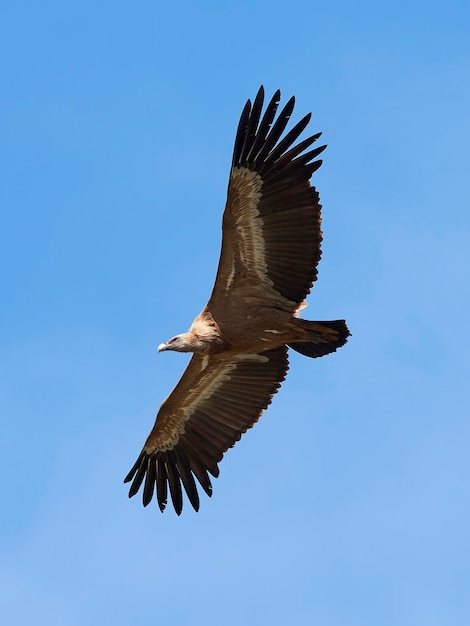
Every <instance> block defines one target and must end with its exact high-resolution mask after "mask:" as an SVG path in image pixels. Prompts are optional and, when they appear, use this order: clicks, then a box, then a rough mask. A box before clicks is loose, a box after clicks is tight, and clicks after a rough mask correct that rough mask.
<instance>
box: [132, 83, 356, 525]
mask: <svg viewBox="0 0 470 626" xmlns="http://www.w3.org/2000/svg"><path fill="white" fill-rule="evenodd" d="M279 99H280V92H279V91H276V93H275V94H274V96H273V98H272V100H271V101H270V102H269V104H268V105H267V107H266V110H265V112H264V115H263V116H262V117H261V112H262V107H263V100H264V90H263V87H261V88H260V90H259V91H258V94H257V96H256V98H255V100H254V102H253V105H252V104H251V102H250V101H249V100H248V102H247V103H246V105H245V108H244V109H243V112H242V115H241V118H240V122H239V125H238V130H237V134H236V138H235V147H234V152H233V161H232V168H231V171H230V179H229V186H228V194H227V204H226V206H225V212H224V216H223V229H222V230H223V237H222V250H221V254H220V261H219V267H218V270H217V277H216V281H215V285H214V289H213V291H212V294H211V297H210V299H209V302H208V303H207V306H206V307H205V308H204V310H203V311H202V313H200V314H199V315H198V316H197V318H196V319H195V320H194V322H193V324H192V325H191V328H190V329H189V331H188V332H187V333H183V334H181V335H177V336H176V337H173V338H172V339H170V340H169V341H167V342H166V343H163V344H160V346H159V347H158V350H159V352H160V351H164V350H176V351H179V352H193V353H194V354H193V357H192V359H191V361H190V363H189V365H188V367H187V368H186V371H185V372H184V374H183V376H182V377H181V379H180V381H179V383H178V384H177V385H176V387H175V389H174V390H173V391H172V392H171V394H170V395H169V397H168V398H167V399H166V400H165V401H164V403H163V404H162V406H161V408H160V410H159V412H158V414H157V418H156V421H155V425H154V427H153V429H152V431H151V433H150V435H149V436H148V438H147V441H146V442H145V445H144V447H143V450H142V452H141V453H140V456H139V458H138V459H137V461H136V463H135V464H134V466H133V468H132V469H131V471H130V472H129V474H128V475H127V476H126V478H125V480H124V482H130V481H132V485H131V488H130V491H129V497H131V496H133V495H135V494H136V493H137V492H138V490H139V489H140V487H141V485H142V483H144V489H143V503H144V506H147V504H149V502H150V501H151V500H152V497H153V495H154V493H156V499H157V502H158V505H159V507H160V510H162V511H163V510H164V508H165V506H166V503H167V497H168V490H169V492H170V496H171V499H172V502H173V506H174V508H175V511H176V513H177V514H178V515H179V514H180V513H181V510H182V507H183V490H182V487H183V488H184V491H185V492H186V494H187V496H188V498H189V501H190V502H191V504H192V506H193V507H194V509H195V510H196V511H197V510H198V509H199V495H198V491H197V487H196V481H195V478H196V479H197V481H198V482H199V484H200V486H201V487H202V489H203V490H204V491H205V492H206V493H207V495H209V496H210V495H211V494H212V485H211V481H210V479H209V474H211V475H212V476H214V477H217V476H218V474H219V468H218V463H219V461H220V460H221V459H222V456H223V454H224V452H225V451H226V450H228V448H230V447H232V446H233V445H234V444H235V443H236V442H237V441H238V440H239V439H240V437H241V436H242V434H243V433H244V432H246V431H247V430H248V429H249V428H251V427H252V426H253V424H254V423H255V422H257V421H258V419H259V418H260V416H261V413H262V412H263V410H264V409H266V408H267V406H268V405H269V404H270V403H271V400H272V397H273V395H274V394H275V393H276V391H277V390H278V389H279V387H280V385H281V383H282V381H283V380H284V378H285V376H286V373H287V370H288V359H287V352H288V347H291V348H293V349H294V350H296V351H297V352H299V353H301V354H304V355H306V356H309V357H319V356H323V355H325V354H329V353H330V352H334V351H335V350H336V349H337V348H339V347H340V346H342V345H344V344H345V343H346V341H347V337H348V336H349V331H348V329H347V326H346V323H345V322H344V320H337V321H333V322H309V321H307V320H303V319H300V318H299V317H298V313H299V311H300V309H302V308H303V307H304V306H305V304H304V300H305V298H306V296H307V295H308V293H309V291H310V288H311V286H312V283H313V281H315V280H316V277H317V264H318V261H319V259H320V256H321V250H320V244H321V240H322V233H321V230H320V221H321V218H320V209H321V206H320V204H319V202H318V200H319V197H318V193H317V191H316V190H315V188H314V187H311V186H310V183H309V179H310V177H311V176H312V174H313V172H315V170H317V169H318V168H319V167H320V165H321V161H320V160H316V161H315V160H314V159H315V158H316V157H317V156H318V155H319V154H320V153H321V152H322V151H323V150H324V149H325V147H326V146H321V147H319V148H316V149H313V150H310V151H308V152H306V150H307V148H308V147H309V146H311V144H313V143H314V142H315V141H316V140H317V139H318V137H319V136H320V134H321V133H318V134H316V135H312V136H311V137H309V138H307V139H304V140H303V141H300V142H299V143H297V144H295V142H296V140H297V139H298V137H299V135H300V134H301V133H302V131H303V130H304V129H305V128H306V126H307V124H308V122H309V121H310V114H309V115H306V116H305V117H304V118H303V119H302V120H301V121H300V122H298V123H297V124H296V125H295V126H294V127H293V128H292V129H291V130H290V131H289V132H288V133H287V134H286V135H285V136H284V137H283V139H281V135H282V134H283V132H284V130H285V128H286V125H287V123H288V121H289V118H290V116H291V114H292V111H293V108H294V98H291V99H290V100H289V102H288V103H287V104H286V106H285V107H284V108H283V109H282V111H281V112H280V113H279V115H278V117H277V119H276V121H274V118H275V116H276V112H277V108H278V105H279ZM273 122H274V123H273Z"/></svg>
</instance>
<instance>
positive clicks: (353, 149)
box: [0, 0, 470, 626]
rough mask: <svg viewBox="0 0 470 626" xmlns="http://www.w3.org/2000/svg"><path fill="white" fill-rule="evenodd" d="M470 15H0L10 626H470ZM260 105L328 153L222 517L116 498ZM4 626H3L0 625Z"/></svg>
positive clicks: (209, 6)
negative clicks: (303, 271)
mask: <svg viewBox="0 0 470 626" xmlns="http://www.w3.org/2000/svg"><path fill="white" fill-rule="evenodd" d="M469 22H470V8H469V6H468V3H466V2H457V1H453V0H450V1H448V2H446V3H437V2H420V1H416V2H411V3H410V2H402V1H398V2H393V3H392V2H382V3H377V2H358V3H348V2H336V3H330V4H327V3H312V2H301V1H298V2H297V1H294V2H289V3H280V2H266V1H265V0H259V1H256V0H255V1H250V2H237V3H235V2H225V3H218V2H217V3H216V2H200V3H190V2H186V1H184V2H180V3H179V4H177V5H174V6H173V7H170V6H169V5H163V4H160V5H159V4H158V3H154V2H134V3H132V4H131V3H125V2H109V1H103V2H94V3H91V2H88V1H87V0H84V1H83V2H81V3H61V2H57V1H50V2H43V3H31V2H22V1H19V2H16V3H10V4H9V5H8V6H5V7H4V8H3V9H2V18H1V20H0V34H1V36H0V48H1V50H0V52H1V55H0V58H2V65H3V67H2V85H1V87H0V89H1V90H2V97H1V98H0V109H1V122H0V124H1V127H0V133H1V145H2V150H1V152H0V166H1V172H2V185H1V189H0V206H1V211H2V229H1V233H0V272H1V284H2V295H3V297H2V305H1V307H0V316H1V319H0V340H1V353H0V369H1V371H2V375H1V378H0V414H1V416H2V429H1V434H0V445H1V455H0V457H1V466H2V477H3V488H2V500H3V506H2V511H3V512H2V515H1V522H0V523H1V528H2V539H1V541H2V549H1V554H2V557H1V562H0V613H1V615H2V618H3V617H4V618H5V620H4V621H5V623H8V624H15V626H23V625H29V624H32V623H34V624H47V625H48V626H55V625H57V626H58V625H61V626H64V625H65V626H85V625H87V626H89V625H90V624H96V623H105V624H106V623H112V624H114V625H116V626H120V625H123V626H124V625H126V626H127V625H128V624H129V623H134V624H141V623H147V622H150V623H155V622H158V623H160V622H162V623H163V622H164V621H166V620H171V622H172V623H173V624H204V626H213V625H215V624H224V625H228V626H232V625H239V624H241V623H242V624H263V623H266V624H273V625H277V624H286V623H302V624H321V625H322V626H340V625H341V626H344V625H345V624H347V625H348V626H377V624H380V625H381V626H392V625H393V626H395V625H396V624H400V626H449V625H450V624H459V625H460V624H464V623H467V622H468V620H469V619H470V599H469V594H468V589H469V587H470V546H469V541H468V528H469V527H470V495H469V487H468V476H469V472H470V461H469V455H468V448H469V440H470V426H469V419H468V418H469V410H468V404H469V402H468V385H469V347H470V346H469V343H470V342H469V338H468V329H467V317H468V308H469V300H470V298H469V289H468V284H469V279H468V273H469V253H468V247H469V235H470V218H469V207H470V191H469V185H468V163H469V159H468V145H469V141H470V121H469V120H470V118H469V114H468V112H469V110H470V86H469V85H470V44H469V38H468V32H470V23H469ZM261 83H263V84H264V85H265V87H266V90H267V92H268V93H272V92H273V91H274V90H275V89H276V88H278V87H279V88H280V89H281V91H282V94H283V99H284V101H286V100H287V98H288V97H290V96H291V95H293V94H295V95H296V98H297V106H296V111H295V114H294V119H300V117H301V116H303V115H304V114H305V113H307V112H308V111H312V112H313V118H312V122H311V125H310V128H311V130H312V131H313V132H316V131H319V130H322V131H323V133H324V134H323V139H324V140H325V142H326V143H327V144H328V149H327V151H326V152H325V154H324V165H323V166H322V168H321V169H320V170H319V171H318V172H317V173H316V174H315V175H314V182H315V184H316V185H317V187H318V189H319V191H320V194H321V199H322V204H323V206H324V221H323V226H324V233H325V241H324V245H323V250H324V254H323V259H322V261H321V264H320V273H319V280H318V282H317V284H316V285H315V288H314V290H313V292H312V294H311V296H310V298H309V307H308V309H307V310H306V312H305V316H306V317H308V318H310V319H328V318H331V319H336V318H340V317H345V318H346V319H347V321H348V324H349V326H350V329H351V332H352V333H353V337H352V338H351V340H350V342H349V343H348V345H347V346H346V347H345V348H343V349H341V350H340V351H339V352H338V353H337V354H335V355H332V356H329V357H325V358H322V359H318V360H309V359H306V358H303V357H301V356H300V355H292V356H291V369H290V373H289V376H288V379H287V380H286V382H285V383H284V385H283V387H282V389H281V391H280V392H279V394H278V395H277V396H276V397H275V399H274V402H273V404H272V406H271V407H270V409H269V411H268V412H267V413H266V414H265V415H264V416H263V418H262V419H261V421H260V423H259V424H257V425H256V427H255V428H254V429H253V430H252V431H250V432H249V433H248V434H247V435H246V436H245V437H244V438H243V439H242V441H241V442H240V443H239V444H237V446H236V447H235V448H234V449H233V450H231V451H230V452H229V453H228V454H227V455H226V457H225V459H224V460H223V462H222V464H221V475H220V477H219V478H218V479H217V480H215V481H214V495H213V497H212V499H208V498H206V497H205V496H203V497H202V502H201V509H200V512H199V513H197V514H196V513H195V512H194V511H192V509H190V507H189V506H186V507H185V509H184V511H183V514H182V516H181V517H180V518H178V517H177V516H176V515H175V514H174V512H173V511H172V510H171V509H168V510H167V511H166V512H165V513H164V514H163V515H162V514H161V513H160V512H159V511H158V509H157V507H156V506H155V505H154V506H149V507H148V508H147V509H143V508H142V506H141V502H140V498H139V497H136V498H134V499H132V500H131V501H129V500H128V498H127V488H126V486H124V485H123V484H122V479H123V477H124V476H125V474H126V473H127V472H128V470H129V469H130V467H131V465H132V464H133V463H134V460H135V458H136V455H137V454H138V452H139V451H140V448H141V446H142V443H143V441H144V439H145V437H146V436H147V433H148V431H149V429H150V427H151V425H152V424H153V420H154V415H155V413H156V411H157V409H158V407H159V405H160V403H161V401H162V400H163V399H164V398H165V396H166V395H167V394H168V392H169V391H170V390H171V388H172V387H173V386H174V384H175V383H176V382H177V380H178V378H179V376H180V375H181V373H182V371H183V369H184V367H185V364H186V360H187V359H186V357H185V356H184V355H179V354H171V353H170V354H162V355H158V356H157V354H156V346H157V345H158V344H159V343H160V342H161V341H164V340H165V339H168V338H169V337H170V336H172V335H174V334H176V333H178V332H182V331H184V330H186V329H187V328H188V326H189V324H190V323H191V321H192V319H193V318H194V316H195V315H196V314H197V313H198V312H199V310H200V309H201V308H202V307H203V306H204V304H205V302H206V300H207V298H208V296H209V293H210V289H211V287H212V284H213V280H214V276H215V270H216V267H217V261H218V254H219V247H220V223H221V215H222V210H223V206H224V202H225V191H226V185H227V176H228V170H229V164H230V160H231V151H232V147H233V139H234V133H235V129H236V125H237V122H238V117H239V114H240V111H241V109H242V107H243V104H244V103H245V100H246V99H247V98H248V97H251V98H253V97H254V95H255V94H256V91H257V89H258V87H259V85H260V84H261ZM2 621H3V620H2Z"/></svg>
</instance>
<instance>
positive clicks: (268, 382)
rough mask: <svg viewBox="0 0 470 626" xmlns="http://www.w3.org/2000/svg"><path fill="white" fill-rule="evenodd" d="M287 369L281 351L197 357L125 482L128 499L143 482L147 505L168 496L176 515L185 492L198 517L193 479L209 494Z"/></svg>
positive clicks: (162, 505)
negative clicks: (224, 462) (227, 456)
mask: <svg viewBox="0 0 470 626" xmlns="http://www.w3.org/2000/svg"><path fill="white" fill-rule="evenodd" d="M287 369H288V360H287V347H286V346H283V347H281V348H276V349H275V350H269V351H267V352H263V353H260V354H236V355H231V356H230V355H227V357H226V358H221V357H219V356H207V355H200V354H195V355H194V356H193V357H192V359H191V361H190V363H189V365H188V367H187V369H186V371H185V373H184V374H183V376H182V378H181V380H180V382H179V383H178V385H177V386H176V387H175V389H174V390H173V392H172V393H171V394H170V396H169V397H168V398H167V400H166V401H165V402H164V403H163V405H162V407H161V409H160V411H159V412H158V415H157V419H156V421H155V426H154V428H153V430H152V432H151V433H150V435H149V437H148V439H147V441H146V443H145V446H144V448H143V450H142V452H141V453H140V456H139V458H138V459H137V461H136V463H135V464H134V466H133V468H132V469H131V471H130V472H129V474H128V475H127V476H126V478H125V480H124V482H130V481H132V485H131V488H130V491H129V497H131V496H133V495H135V494H136V493H137V492H138V491H139V489H140V487H141V485H142V483H144V489H143V503H144V506H147V504H149V502H150V501H151V500H152V498H153V496H154V494H156V499H157V502H158V506H159V507H160V510H161V511H163V510H164V508H165V506H166V503H167V497H168V492H169V493H170V496H171V499H172V502H173V506H174V508H175V511H176V513H177V514H178V515H179V514H180V513H181V510H182V507H183V489H184V491H185V492H186V494H187V496H188V499H189V501H190V502H191V504H192V506H193V508H194V509H195V510H196V511H197V510H198V509H199V495H198V490H197V487H196V480H197V481H198V482H199V484H200V485H201V487H202V488H203V490H204V491H205V492H206V493H207V495H209V496H210V495H211V494H212V485H211V481H210V478H209V474H211V475H212V476H214V477H217V476H218V474H219V468H218V463H219V462H220V461H221V459H222V456H223V454H224V452H225V451H226V450H227V449H228V448H230V447H232V446H233V445H234V444H235V443H236V442H237V441H238V440H239V439H240V438H241V436H242V434H243V433H244V432H246V431H247V430H248V429H249V428H251V427H252V426H253V424H254V423H255V422H257V421H258V419H259V418H260V416H261V413H262V412H263V410H264V409H266V407H267V406H268V405H269V404H270V403H271V399H272V396H273V395H274V394H275V393H276V391H277V390H278V388H279V386H280V384H281V382H282V381H283V380H284V378H285V375H286V372H287ZM195 479H196V480H195Z"/></svg>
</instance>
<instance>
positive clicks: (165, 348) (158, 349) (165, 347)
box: [157, 343, 168, 352]
mask: <svg viewBox="0 0 470 626" xmlns="http://www.w3.org/2000/svg"><path fill="white" fill-rule="evenodd" d="M167 349H168V344H166V343H161V344H160V345H159V346H158V348H157V352H164V351H165V350H167Z"/></svg>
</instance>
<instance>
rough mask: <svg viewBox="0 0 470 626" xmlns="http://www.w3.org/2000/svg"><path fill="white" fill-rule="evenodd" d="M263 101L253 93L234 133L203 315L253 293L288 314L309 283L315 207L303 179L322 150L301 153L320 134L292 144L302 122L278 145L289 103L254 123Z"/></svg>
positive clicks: (316, 251) (316, 250) (273, 104)
mask: <svg viewBox="0 0 470 626" xmlns="http://www.w3.org/2000/svg"><path fill="white" fill-rule="evenodd" d="M263 100H264V90H263V87H261V88H260V90H259V91H258V94H257V96H256V98H255V100H254V103H253V106H252V105H251V102H250V100H248V102H247V103H246V105H245V108H244V110H243V113H242V115H241V118H240V122H239V125H238V130H237V135H236V139H235V147H234V153H233V161H232V169H231V172H230V179H229V186H228V195H227V204H226V206H225V212H224V217H223V237H222V251H221V256H220V261H219V267H218V271H217V278H216V282H215V285H214V290H213V292H212V295H211V299H210V301H209V308H210V310H211V311H216V310H217V307H223V306H224V300H225V298H232V299H233V298H234V297H237V295H242V294H243V293H249V294H250V295H253V294H254V293H255V291H256V290H257V291H258V295H259V296H260V297H262V298H263V299H264V301H265V302H266V303H268V304H269V301H270V300H271V301H272V302H273V303H274V302H276V306H280V305H281V306H283V307H284V308H285V309H286V310H291V311H295V310H296V309H297V308H298V306H299V305H300V303H301V302H302V301H303V300H304V299H305V297H306V296H307V294H308V293H309V291H310V288H311V286H312V283H313V281H314V280H315V279H316V275H317V270H316V267H317V264H318V261H319V259H320V256H321V249H320V244H321V239H322V233H321V229H320V222H321V217H320V209H321V205H320V204H319V196H318V193H317V192H316V190H315V188H314V187H311V186H310V183H309V179H310V177H311V176H312V174H313V172H314V171H315V170H317V169H318V168H319V167H320V165H321V163H322V162H321V161H320V160H317V161H315V160H314V159H315V158H316V157H317V156H318V155H319V154H320V153H321V152H322V151H323V150H324V149H325V147H326V146H321V147H319V148H316V149H314V150H311V151H309V152H305V150H306V149H307V148H308V147H309V146H310V145H311V144H313V143H314V142H315V141H316V140H317V139H318V137H319V136H320V135H321V133H318V134H316V135H312V136H311V137H309V138H307V139H304V140H303V141H301V142H299V143H297V144H295V142H296V140H297V139H298V137H299V135H300V134H301V133H302V131H303V130H305V128H306V126H307V124H308V122H309V121H310V117H311V116H310V114H308V115H306V116H305V117H304V118H303V119H302V120H300V122H298V123H297V124H296V125H295V126H294V127H293V128H292V130H290V131H289V132H288V133H287V134H286V135H285V136H284V138H283V139H281V136H282V134H283V132H284V130H285V128H286V126H287V123H288V121H289V118H290V116H291V114H292V111H293V108H294V102H295V100H294V98H293V97H292V98H291V99H290V100H289V102H288V103H287V104H286V106H285V107H284V108H283V109H282V111H281V112H280V113H279V115H278V116H277V119H276V121H274V118H275V117H276V112H277V108H278V105H279V100H280V92H279V91H276V93H275V94H274V97H273V98H272V100H271V101H270V103H269V104H268V106H267V108H266V110H265V112H264V115H263V117H262V118H261V111H262V108H263ZM260 119H261V121H260ZM273 122H274V124H273Z"/></svg>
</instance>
